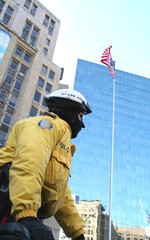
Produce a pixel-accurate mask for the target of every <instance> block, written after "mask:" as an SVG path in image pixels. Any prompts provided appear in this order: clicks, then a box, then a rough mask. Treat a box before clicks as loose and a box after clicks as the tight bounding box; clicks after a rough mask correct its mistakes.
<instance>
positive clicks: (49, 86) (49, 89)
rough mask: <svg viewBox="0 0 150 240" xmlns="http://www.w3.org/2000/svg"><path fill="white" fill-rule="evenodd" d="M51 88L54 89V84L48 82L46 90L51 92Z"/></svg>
mask: <svg viewBox="0 0 150 240" xmlns="http://www.w3.org/2000/svg"><path fill="white" fill-rule="evenodd" d="M51 89H52V85H50V84H49V83H47V84H46V88H45V91H46V92H48V93H50V92H51Z"/></svg>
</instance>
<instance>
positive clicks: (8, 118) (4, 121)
mask: <svg viewBox="0 0 150 240" xmlns="http://www.w3.org/2000/svg"><path fill="white" fill-rule="evenodd" d="M11 118H12V115H10V114H9V113H6V114H5V116H4V119H3V123H5V124H6V125H8V126H9V125H10V122H11Z"/></svg>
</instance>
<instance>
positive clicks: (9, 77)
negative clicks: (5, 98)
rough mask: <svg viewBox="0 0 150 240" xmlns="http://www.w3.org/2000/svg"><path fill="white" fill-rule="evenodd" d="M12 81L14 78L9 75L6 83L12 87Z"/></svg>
mask: <svg viewBox="0 0 150 240" xmlns="http://www.w3.org/2000/svg"><path fill="white" fill-rule="evenodd" d="M12 80H13V77H12V76H11V75H9V74H7V75H6V78H5V83H7V84H8V85H11V83H12Z"/></svg>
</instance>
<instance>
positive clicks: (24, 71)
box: [19, 66, 27, 77]
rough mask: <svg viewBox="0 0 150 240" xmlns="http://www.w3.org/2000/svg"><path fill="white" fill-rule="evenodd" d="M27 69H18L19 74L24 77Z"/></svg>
mask: <svg viewBox="0 0 150 240" xmlns="http://www.w3.org/2000/svg"><path fill="white" fill-rule="evenodd" d="M26 71H27V69H26V68H25V67H23V66H21V67H20V70H19V74H20V75H21V76H23V77H24V75H25V74H26Z"/></svg>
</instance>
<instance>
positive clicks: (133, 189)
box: [70, 59, 150, 240]
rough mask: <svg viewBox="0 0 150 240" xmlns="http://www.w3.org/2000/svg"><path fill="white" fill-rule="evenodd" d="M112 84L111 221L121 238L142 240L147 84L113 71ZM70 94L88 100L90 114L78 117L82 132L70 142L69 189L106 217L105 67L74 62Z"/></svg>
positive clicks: (149, 200)
mask: <svg viewBox="0 0 150 240" xmlns="http://www.w3.org/2000/svg"><path fill="white" fill-rule="evenodd" d="M115 80H116V86H115V89H116V95H115V121H114V131H115V134H114V158H113V188H112V189H113V191H112V222H113V224H114V223H115V226H116V231H117V232H118V233H119V234H120V238H121V239H128V240H129V239H147V238H148V234H147V231H145V229H146V227H147V226H148V225H149V223H150V222H149V208H150V194H149V191H150V173H149V170H150V79H149V78H145V77H141V76H138V75H135V74H131V73H128V72H124V71H120V70H116V79H115ZM74 89H75V90H77V91H79V92H81V93H82V94H83V95H84V96H85V97H86V98H87V99H88V102H89V105H90V107H91V109H92V111H93V112H92V114H89V115H87V116H85V117H84V123H85V126H86V128H85V129H83V130H82V131H81V132H80V133H79V136H78V138H77V139H74V140H73V141H72V142H73V143H74V144H75V145H76V152H75V155H74V157H73V160H72V169H71V175H72V177H71V178H70V186H71V190H72V193H73V194H77V195H79V196H80V199H85V200H87V201H91V200H100V201H101V203H102V205H103V206H104V207H105V209H106V212H107V215H109V195H110V164H111V142H112V111H113V78H112V76H111V74H110V71H109V68H108V67H106V66H104V65H100V64H95V63H92V62H88V61H84V60H81V59H79V60H78V63H77V69H76V76H75V85H74ZM105 227H106V228H108V226H105ZM141 231H143V232H142V233H141ZM101 239H102V238H101ZM103 239H104V238H103ZM107 239H108V238H107ZM116 239H117V240H118V236H117V237H116Z"/></svg>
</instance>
